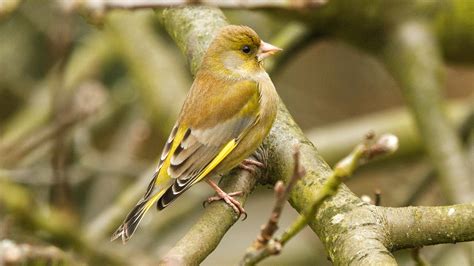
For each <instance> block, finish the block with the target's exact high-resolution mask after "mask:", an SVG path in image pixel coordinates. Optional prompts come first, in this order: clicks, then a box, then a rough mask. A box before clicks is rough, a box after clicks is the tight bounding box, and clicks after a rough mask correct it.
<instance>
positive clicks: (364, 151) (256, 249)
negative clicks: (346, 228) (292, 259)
mask: <svg viewBox="0 0 474 266" xmlns="http://www.w3.org/2000/svg"><path fill="white" fill-rule="evenodd" d="M373 137H374V136H373V134H368V135H367V139H366V141H365V143H364V144H359V145H357V146H356V147H355V148H354V150H353V151H352V152H351V153H350V154H349V155H347V156H346V157H345V158H344V159H342V160H341V161H340V162H339V163H337V164H336V166H335V168H334V171H333V172H332V174H331V176H330V177H328V179H327V180H326V182H325V183H324V185H323V186H322V188H321V189H320V190H319V191H318V193H317V194H316V196H315V200H314V202H312V203H311V204H310V205H309V206H307V207H306V208H305V209H304V210H302V211H301V215H300V216H299V217H298V218H297V219H296V220H295V221H294V222H293V223H292V224H291V225H290V226H289V227H288V228H287V229H286V230H285V232H284V233H283V235H282V236H281V237H279V238H277V239H273V241H270V242H269V241H266V242H265V243H263V244H265V245H255V244H254V245H253V246H252V247H250V248H249V249H248V250H247V252H246V253H245V255H244V258H243V260H242V261H241V263H240V264H241V265H255V264H256V263H258V262H259V261H261V260H263V259H264V258H266V257H268V256H270V255H275V254H278V253H279V252H280V249H281V248H282V246H284V245H285V244H286V243H287V242H288V241H289V240H290V239H291V238H293V237H294V236H295V235H296V234H298V233H299V232H300V231H301V230H302V229H303V228H304V227H305V226H306V224H308V222H309V221H310V219H311V218H312V217H313V216H314V214H315V213H316V211H317V210H318V209H319V207H320V206H321V204H322V203H323V202H324V201H325V200H326V199H327V198H329V197H331V196H332V195H334V194H335V193H336V192H337V190H338V188H339V186H340V185H341V184H342V182H343V181H344V180H345V179H346V178H348V177H350V176H351V175H353V173H354V171H355V170H356V169H357V168H358V167H359V166H360V165H362V164H364V163H367V162H368V161H370V160H372V159H373V158H376V157H378V156H382V155H386V154H390V153H393V152H395V151H396V150H397V148H398V139H397V137H395V136H394V135H388V134H387V135H383V136H381V137H380V138H379V139H378V140H376V141H375V142H373V140H372V139H373ZM295 168H296V167H295ZM293 180H294V179H293V178H292V179H290V181H293ZM278 182H280V181H278ZM277 184H278V183H277Z"/></svg>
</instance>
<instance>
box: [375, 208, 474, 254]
mask: <svg viewBox="0 0 474 266" xmlns="http://www.w3.org/2000/svg"><path fill="white" fill-rule="evenodd" d="M379 211H380V212H381V213H382V215H383V217H384V220H386V221H388V224H387V225H386V226H387V230H388V231H387V235H388V236H390V238H389V242H388V243H387V245H388V246H389V247H390V250H392V251H395V250H399V249H405V248H414V247H422V246H427V245H436V244H439V243H456V242H464V241H472V240H474V230H473V229H472V228H474V203H466V204H459V205H452V206H436V207H405V208H379Z"/></svg>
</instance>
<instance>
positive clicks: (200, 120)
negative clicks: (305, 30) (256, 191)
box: [112, 25, 281, 242]
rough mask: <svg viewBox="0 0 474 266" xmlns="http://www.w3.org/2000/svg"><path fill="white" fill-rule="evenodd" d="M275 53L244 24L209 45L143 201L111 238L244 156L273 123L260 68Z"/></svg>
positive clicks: (269, 91) (270, 95)
mask: <svg viewBox="0 0 474 266" xmlns="http://www.w3.org/2000/svg"><path fill="white" fill-rule="evenodd" d="M279 50H281V49H279V48H277V47H275V46H272V45H270V44H268V43H265V42H263V41H261V40H260V38H259V37H258V35H257V34H256V33H255V31H253V30H252V29H250V28H249V27H245V26H233V25H231V26H226V27H224V28H222V30H221V31H220V32H219V33H218V35H217V36H216V37H215V39H214V40H213V41H212V43H211V45H210V46H209V48H208V50H207V52H206V55H205V56H204V60H203V63H202V65H201V67H200V69H199V71H198V72H197V74H196V78H195V80H194V83H193V85H192V87H191V89H190V91H189V93H188V96H187V98H186V101H185V102H184V105H183V108H182V110H181V113H180V115H179V118H178V121H177V122H176V125H175V126H174V128H173V130H172V132H171V134H170V137H169V138H168V140H167V143H166V145H165V147H164V149H163V152H162V155H161V158H160V162H159V164H158V167H157V170H156V173H155V175H154V176H153V179H152V181H151V183H150V185H149V186H148V189H147V191H146V193H145V195H144V196H143V198H142V199H141V200H140V201H139V202H138V204H137V205H136V206H135V208H133V209H132V211H131V212H130V213H129V214H128V215H127V217H126V218H125V221H124V222H123V224H122V225H121V226H120V227H119V228H118V229H117V231H116V232H115V233H114V235H113V237H112V239H116V238H119V237H121V238H122V240H123V241H124V242H125V241H127V240H128V239H130V237H131V236H132V234H133V233H134V231H135V230H136V228H137V226H138V224H139V222H140V220H141V219H142V217H143V215H144V214H145V213H146V211H147V210H148V209H150V208H151V206H153V205H154V204H155V203H156V204H157V207H158V209H163V208H165V207H166V206H168V204H169V203H171V202H172V201H173V200H174V199H176V198H177V197H178V196H179V195H181V194H182V193H183V192H184V191H186V190H187V189H188V188H189V187H191V186H192V185H193V184H195V183H197V182H199V181H201V180H203V179H204V178H208V177H212V176H215V175H217V174H221V173H225V172H227V171H229V170H230V169H232V168H234V167H236V166H237V165H238V164H239V163H240V162H242V161H243V160H244V159H246V158H247V157H248V156H250V155H251V154H252V153H253V152H254V151H255V150H256V149H257V148H258V146H259V145H260V144H261V143H262V141H263V139H264V138H265V136H266V135H267V134H268V132H269V131H270V128H271V126H272V124H273V121H274V120H275V116H276V112H277V102H278V96H277V93H276V91H275V88H274V86H273V83H272V81H271V80H270V77H269V76H268V74H267V73H266V72H265V70H264V69H263V67H262V64H261V61H262V60H263V58H265V57H267V56H268V55H271V54H273V53H275V52H277V51H279Z"/></svg>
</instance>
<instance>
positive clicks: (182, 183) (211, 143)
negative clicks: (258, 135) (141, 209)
mask: <svg viewBox="0 0 474 266" xmlns="http://www.w3.org/2000/svg"><path fill="white" fill-rule="evenodd" d="M214 85H217V84H214ZM226 89H227V92H225V95H219V96H218V98H219V99H220V101H219V103H217V105H216V106H214V108H213V109H212V110H213V111H211V112H207V117H205V119H201V120H200V121H198V122H195V121H196V119H193V120H191V119H189V118H188V117H183V118H182V119H180V121H179V123H180V124H178V125H177V126H176V129H175V130H173V131H175V132H174V133H175V134H172V135H171V136H170V138H169V139H168V143H167V144H166V146H165V149H164V150H163V155H162V156H161V161H160V166H159V168H160V170H159V174H158V178H157V180H156V181H155V182H153V185H152V184H150V187H149V191H150V192H149V193H150V194H151V191H152V190H153V186H155V185H157V183H160V179H162V178H160V176H166V177H167V178H166V179H168V180H172V183H171V184H170V185H169V187H168V188H167V190H166V192H164V194H163V195H162V196H160V199H159V201H158V203H157V207H158V208H159V209H163V208H165V207H166V206H167V205H168V204H169V203H170V202H172V201H173V200H174V199H176V198H177V197H178V196H179V195H181V193H183V192H184V191H186V190H187V189H188V188H189V187H190V186H192V185H193V184H195V183H197V182H199V181H200V180H202V179H203V178H204V177H206V176H207V175H208V174H209V173H210V172H211V171H212V170H213V169H215V167H216V166H217V165H219V163H220V162H222V160H224V159H225V158H226V157H227V156H228V155H229V154H230V153H231V152H232V150H233V149H234V148H235V147H236V146H237V145H238V143H239V141H240V140H241V139H242V137H243V136H244V135H245V134H246V132H247V131H248V130H249V129H250V128H252V126H253V125H255V124H256V123H257V122H258V119H259V118H258V116H259V107H260V94H259V90H258V84H257V83H256V82H254V81H242V82H238V83H236V84H234V85H233V86H232V87H231V88H226ZM217 93H218V92H217ZM220 96H222V97H220ZM210 97H216V91H213V92H212V96H210ZM207 100H208V99H207ZM208 102H209V101H203V102H202V103H200V102H199V101H194V102H193V103H192V108H195V109H196V111H195V112H198V110H200V108H205V106H204V104H206V103H208ZM235 102H237V104H235ZM185 105H186V104H185ZM230 105H232V106H230ZM184 108H186V106H185V107H184ZM229 109H230V110H231V113H228V112H229ZM222 112H227V113H226V114H224V115H225V116H224V117H228V118H227V119H225V120H224V121H221V122H220V123H219V122H216V123H214V124H212V123H209V122H210V121H213V120H215V121H218V119H216V118H215V117H214V116H220V117H222ZM190 120H191V121H194V123H190V122H188V121H190ZM172 133H173V132H172ZM168 184H169V183H168Z"/></svg>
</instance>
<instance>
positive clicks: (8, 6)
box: [0, 0, 21, 19]
mask: <svg viewBox="0 0 474 266" xmlns="http://www.w3.org/2000/svg"><path fill="white" fill-rule="evenodd" d="M20 3H21V0H0V19H3V18H5V17H7V16H8V15H9V14H11V13H13V12H14V11H15V10H16V9H17V8H18V6H19V5H20Z"/></svg>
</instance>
